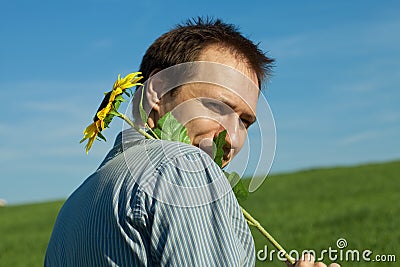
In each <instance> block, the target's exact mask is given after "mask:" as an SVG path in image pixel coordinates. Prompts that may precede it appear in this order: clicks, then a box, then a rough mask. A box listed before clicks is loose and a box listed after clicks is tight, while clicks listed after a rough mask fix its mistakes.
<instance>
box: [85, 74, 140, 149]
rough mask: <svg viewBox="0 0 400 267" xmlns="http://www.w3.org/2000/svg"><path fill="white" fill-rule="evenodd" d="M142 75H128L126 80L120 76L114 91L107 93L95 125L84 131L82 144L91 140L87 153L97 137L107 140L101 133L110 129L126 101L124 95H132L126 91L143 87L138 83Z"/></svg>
mask: <svg viewBox="0 0 400 267" xmlns="http://www.w3.org/2000/svg"><path fill="white" fill-rule="evenodd" d="M140 74H141V72H134V73H130V74H128V75H126V76H125V77H124V78H121V75H118V79H117V80H116V81H115V83H114V86H113V89H112V90H111V91H110V92H106V93H105V96H104V98H103V101H102V102H101V104H100V107H99V108H98V109H97V112H96V115H95V116H94V118H93V123H92V124H90V125H89V126H88V127H86V129H85V130H84V131H83V134H84V137H83V139H82V140H81V141H80V143H82V142H84V141H85V140H86V139H89V140H88V143H87V144H86V153H88V152H89V150H90V148H91V147H92V144H93V142H94V139H96V137H100V138H101V139H103V140H106V139H105V137H104V136H103V135H102V134H101V131H103V130H104V129H105V128H106V127H108V125H109V124H110V122H111V120H112V119H113V117H114V116H115V115H116V114H118V108H119V106H120V104H121V102H124V101H126V100H125V99H124V98H123V96H122V93H125V94H126V95H127V96H129V97H130V94H129V93H128V92H127V91H126V89H128V88H131V87H133V86H137V85H142V84H140V83H138V81H139V80H140V79H142V78H143V77H142V76H139V75H140Z"/></svg>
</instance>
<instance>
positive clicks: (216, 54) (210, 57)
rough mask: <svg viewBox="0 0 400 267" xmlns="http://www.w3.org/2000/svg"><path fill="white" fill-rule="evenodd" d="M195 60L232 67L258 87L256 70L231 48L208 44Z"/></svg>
mask: <svg viewBox="0 0 400 267" xmlns="http://www.w3.org/2000/svg"><path fill="white" fill-rule="evenodd" d="M197 60H199V61H207V62H215V63H220V64H223V65H227V66H229V67H231V68H234V69H236V70H237V71H239V72H241V73H243V74H244V75H245V76H246V77H247V78H248V79H250V80H251V81H252V82H253V83H254V84H255V85H256V86H257V87H259V84H258V78H257V74H256V72H255V71H254V70H253V69H252V68H251V67H250V65H249V64H248V63H247V60H246V59H245V57H244V56H243V55H241V54H239V53H238V52H236V51H235V50H234V49H233V48H229V47H226V46H222V45H218V44H214V45H209V46H207V47H206V48H204V49H203V50H202V51H201V52H200V54H199V57H198V59H197Z"/></svg>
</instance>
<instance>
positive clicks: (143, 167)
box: [45, 133, 255, 266]
mask: <svg viewBox="0 0 400 267" xmlns="http://www.w3.org/2000/svg"><path fill="white" fill-rule="evenodd" d="M117 139H118V140H117V141H116V144H115V146H114V148H113V149H112V151H111V152H110V153H109V154H108V155H107V157H106V159H105V161H104V162H103V163H102V164H101V166H100V168H99V169H98V170H97V171H96V172H95V173H94V174H93V175H91V176H90V177H89V178H88V179H87V180H86V181H85V182H84V183H83V184H82V185H81V186H80V187H79V188H78V189H77V190H76V191H75V192H74V193H73V194H72V195H71V196H70V198H69V199H68V200H67V201H66V203H65V204H64V206H63V208H62V209H61V211H60V214H59V216H58V218H57V221H56V224H55V227H54V230H53V233H52V237H51V240H50V243H49V246H48V249H47V253H46V259H45V266H154V265H162V266H168V265H171V266H253V265H254V261H255V257H254V243H253V239H252V236H251V233H250V230H249V228H248V226H247V224H246V222H245V220H244V218H243V215H242V214H241V211H240V208H239V205H238V203H237V201H236V199H235V197H234V195H233V193H232V192H231V191H228V192H227V193H226V194H223V195H221V194H219V195H218V197H215V198H214V199H211V201H208V202H199V199H200V200H201V199H202V198H203V199H206V198H207V197H210V196H212V195H213V194H212V193H211V194H210V195H207V194H206V195H207V196H206V197H205V196H204V195H203V196H201V195H196V194H191V195H190V194H189V195H188V194H186V193H181V192H180V191H173V192H172V191H170V190H165V186H160V183H159V182H160V181H163V182H164V184H174V185H177V186H178V188H182V190H183V191H184V190H185V189H187V188H195V189H196V188H203V187H204V186H206V185H210V184H213V182H215V181H216V180H217V179H219V178H221V177H223V173H222V172H221V170H220V169H219V167H218V166H217V165H215V163H213V162H212V159H211V158H210V157H209V156H208V155H207V154H205V153H204V152H203V151H201V150H200V149H198V148H196V147H194V146H191V145H183V144H180V145H178V144H177V143H175V142H163V141H151V140H144V139H142V138H138V135H137V134H136V133H130V137H129V140H130V141H129V142H127V143H124V145H122V140H121V139H122V138H121V136H119V138H117ZM224 179H225V178H224ZM224 181H225V180H224ZM161 184H162V183H161ZM228 186H229V185H228ZM174 188H176V187H174ZM210 188H212V187H210ZM211 190H212V189H211ZM217 191H218V190H217ZM217 194H218V193H217ZM154 197H155V198H154ZM165 200H166V201H165ZM179 203H181V204H183V205H179ZM186 204H187V205H186ZM192 204H193V205H192Z"/></svg>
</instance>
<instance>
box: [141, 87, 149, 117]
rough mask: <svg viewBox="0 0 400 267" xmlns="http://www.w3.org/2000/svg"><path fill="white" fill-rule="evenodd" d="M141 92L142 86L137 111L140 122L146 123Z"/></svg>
mask: <svg viewBox="0 0 400 267" xmlns="http://www.w3.org/2000/svg"><path fill="white" fill-rule="evenodd" d="M143 93H144V87H142V96H141V97H140V102H139V113H140V118H141V119H142V123H143V124H146V123H147V119H148V117H147V114H146V111H144V108H143Z"/></svg>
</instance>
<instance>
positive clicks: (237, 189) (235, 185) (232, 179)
mask: <svg viewBox="0 0 400 267" xmlns="http://www.w3.org/2000/svg"><path fill="white" fill-rule="evenodd" d="M224 174H225V176H226V178H227V179H228V181H229V183H230V184H231V187H232V191H233V193H234V194H235V197H236V199H237V200H238V202H239V203H240V202H242V201H244V200H246V199H247V197H248V196H249V191H248V190H247V188H246V187H245V186H244V184H243V181H242V179H241V178H240V176H239V174H237V173H236V172H232V173H228V172H226V171H224Z"/></svg>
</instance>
